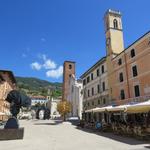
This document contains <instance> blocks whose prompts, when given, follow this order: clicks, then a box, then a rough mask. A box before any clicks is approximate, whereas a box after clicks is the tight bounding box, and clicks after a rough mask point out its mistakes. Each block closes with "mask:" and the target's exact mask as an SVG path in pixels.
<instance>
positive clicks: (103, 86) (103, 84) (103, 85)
mask: <svg viewBox="0 0 150 150" xmlns="http://www.w3.org/2000/svg"><path fill="white" fill-rule="evenodd" d="M102 88H103V91H105V82H103V83H102Z"/></svg>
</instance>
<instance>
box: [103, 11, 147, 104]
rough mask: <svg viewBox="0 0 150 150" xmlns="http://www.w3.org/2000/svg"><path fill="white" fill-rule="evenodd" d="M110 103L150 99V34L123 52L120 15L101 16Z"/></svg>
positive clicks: (107, 13)
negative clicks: (103, 24)
mask: <svg viewBox="0 0 150 150" xmlns="http://www.w3.org/2000/svg"><path fill="white" fill-rule="evenodd" d="M104 22H105V34H106V48H107V57H106V62H107V69H108V90H109V99H110V101H111V102H112V103H114V104H116V105H120V104H126V103H129V102H133V101H144V100H147V99H149V98H150V32H148V33H146V34H145V35H143V36H142V37H140V38H139V39H138V40H136V41H135V42H134V43H133V44H131V45H130V46H129V47H127V48H126V49H124V41H123V30H122V29H123V27H122V19H121V13H120V12H119V11H113V10H108V11H107V12H106V14H105V16H104Z"/></svg>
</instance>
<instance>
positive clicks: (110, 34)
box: [104, 9, 124, 101]
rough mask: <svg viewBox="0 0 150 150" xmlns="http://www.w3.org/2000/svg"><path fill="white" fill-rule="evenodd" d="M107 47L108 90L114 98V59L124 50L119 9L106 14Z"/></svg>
mask: <svg viewBox="0 0 150 150" xmlns="http://www.w3.org/2000/svg"><path fill="white" fill-rule="evenodd" d="M104 23H105V34H106V49H107V57H106V61H107V69H108V90H109V99H110V101H112V100H113V96H112V92H113V91H112V85H114V83H113V82H114V81H115V79H114V78H115V77H114V76H113V75H112V73H113V68H114V67H113V63H112V59H113V58H114V57H115V56H116V55H118V54H120V53H121V52H122V51H123V50H124V42H123V31H122V19H121V13H120V12H119V11H114V10H110V9H109V10H108V11H107V12H106V13H105V16H104Z"/></svg>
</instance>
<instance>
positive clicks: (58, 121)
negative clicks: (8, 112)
mask: <svg viewBox="0 0 150 150" xmlns="http://www.w3.org/2000/svg"><path fill="white" fill-rule="evenodd" d="M62 122H63V121H62V120H54V122H42V123H34V125H58V124H61V123H62Z"/></svg>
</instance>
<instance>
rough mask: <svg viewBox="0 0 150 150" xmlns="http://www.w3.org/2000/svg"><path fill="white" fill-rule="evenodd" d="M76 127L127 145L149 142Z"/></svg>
mask: <svg viewBox="0 0 150 150" xmlns="http://www.w3.org/2000/svg"><path fill="white" fill-rule="evenodd" d="M76 129H78V130H82V131H84V132H88V133H92V134H96V135H99V136H103V137H106V138H109V139H112V140H115V141H119V142H121V143H126V144H129V145H139V144H149V141H143V140H137V139H134V138H132V137H127V136H121V135H116V134H114V133H111V132H100V131H93V130H91V129H85V128H80V127H76ZM145 148H150V146H145Z"/></svg>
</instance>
